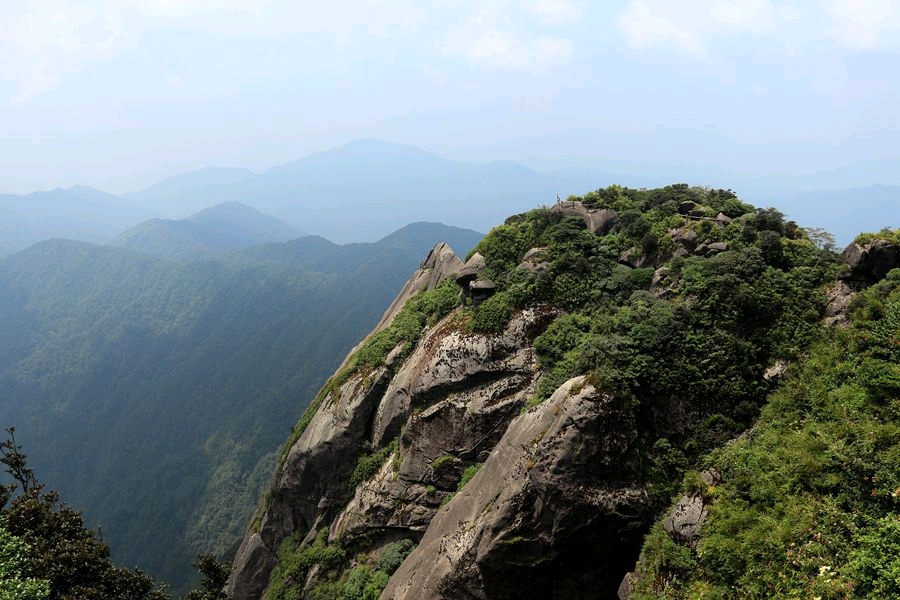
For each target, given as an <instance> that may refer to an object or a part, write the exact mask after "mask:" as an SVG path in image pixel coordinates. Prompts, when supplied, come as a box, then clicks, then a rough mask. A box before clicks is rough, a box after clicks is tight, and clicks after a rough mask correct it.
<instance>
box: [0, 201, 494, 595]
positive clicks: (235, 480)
mask: <svg viewBox="0 0 900 600" xmlns="http://www.w3.org/2000/svg"><path fill="white" fill-rule="evenodd" d="M223 210H225V211H226V212H227V211H228V210H243V209H241V208H239V207H234V206H225V207H224V208H223V207H217V210H213V211H210V212H208V213H206V214H205V215H204V217H203V218H204V219H209V218H210V215H216V214H221V212H222V211H223ZM480 238H481V234H479V233H476V232H474V231H470V230H464V229H459V228H453V227H447V226H444V225H440V224H436V223H417V224H413V225H409V226H407V227H405V228H403V229H402V230H400V231H397V232H395V233H394V234H392V235H390V236H388V237H386V238H384V239H382V240H380V241H378V242H376V243H369V244H353V245H349V246H339V245H336V244H333V243H331V242H328V241H325V240H323V239H321V238H300V239H298V240H293V241H290V242H287V243H269V244H265V245H262V246H257V247H253V248H249V249H243V250H237V251H235V253H234V254H233V255H231V256H230V257H222V258H215V259H209V260H201V261H193V262H190V263H178V262H174V261H171V260H168V259H164V258H159V257H154V256H148V255H145V254H141V253H138V252H134V251H131V250H127V249H124V248H117V247H110V246H100V245H94V244H89V243H84V242H75V241H68V240H50V241H46V242H41V243H38V244H36V245H34V246H32V247H31V248H29V249H28V250H25V251H22V252H19V253H17V254H15V255H12V256H8V257H6V258H4V259H2V260H0V422H2V423H4V424H7V425H15V426H16V428H17V439H19V441H20V443H22V444H24V445H25V447H26V448H27V453H28V455H29V460H30V463H31V465H32V466H33V467H34V468H35V470H36V472H37V473H38V474H39V476H40V478H41V479H42V480H45V481H52V482H53V485H54V487H55V488H58V489H59V490H60V492H61V493H62V497H63V498H65V499H66V501H67V502H70V503H72V504H73V505H75V506H78V507H79V508H81V509H83V510H84V512H85V515H86V517H87V521H88V523H89V524H90V525H91V526H101V527H102V532H103V538H104V540H106V541H108V542H110V543H111V544H112V546H113V548H115V549H116V550H115V553H116V554H115V559H116V560H117V562H119V563H120V564H127V565H131V566H138V567H140V568H142V569H144V570H146V571H148V572H150V573H151V574H153V575H154V576H155V577H157V578H159V579H161V580H166V581H169V582H171V584H172V586H173V589H174V591H176V592H180V591H182V590H184V589H185V587H186V584H187V583H188V580H189V578H190V577H191V575H192V573H191V568H190V564H191V563H192V562H193V557H194V554H195V553H196V552H198V551H213V552H216V553H218V554H219V555H221V556H225V555H228V554H229V552H231V551H233V547H234V546H235V545H236V544H237V541H238V538H239V536H240V535H241V534H242V533H243V528H244V526H245V524H246V521H247V519H248V518H249V515H250V512H251V510H252V508H253V505H254V503H255V501H256V495H257V493H258V491H259V488H260V486H261V485H262V483H263V482H264V481H265V480H266V478H267V477H268V476H269V473H270V471H271V468H272V466H273V464H274V458H273V453H274V452H275V451H276V449H277V448H278V446H279V444H281V442H282V441H283V439H284V437H285V436H286V435H287V433H288V432H289V431H290V429H291V427H292V425H293V424H294V422H296V420H297V418H298V416H299V415H300V414H301V413H302V411H303V410H304V408H305V407H306V406H307V404H308V403H309V402H310V401H311V399H312V398H313V396H314V395H315V392H316V390H317V389H318V388H319V386H320V385H321V382H322V380H323V379H324V378H325V376H326V375H327V374H328V373H330V372H331V371H333V370H334V368H335V367H336V366H337V364H338V362H339V361H340V359H341V358H342V357H343V356H344V355H345V354H346V352H347V350H348V349H349V348H350V347H351V346H352V345H353V344H354V343H356V342H357V341H358V340H359V339H360V338H361V337H362V336H363V335H364V334H365V333H366V332H367V331H369V330H370V329H371V328H372V327H373V326H374V325H375V324H376V323H377V322H378V320H379V319H380V318H381V315H382V313H383V311H384V310H385V308H386V307H387V306H388V304H389V303H390V301H391V300H392V299H393V297H394V296H395V294H396V291H397V289H399V288H400V287H401V286H402V285H403V282H404V281H406V279H407V278H408V277H409V275H410V273H412V272H413V271H414V270H415V269H416V268H417V267H418V265H419V263H420V261H421V260H422V258H423V257H424V256H426V255H427V253H428V251H429V250H430V249H431V247H432V246H433V245H434V244H435V243H437V242H439V241H446V242H447V243H449V244H450V245H451V246H452V247H453V248H454V249H455V250H457V251H458V252H460V253H461V254H464V253H465V252H467V251H468V250H469V249H470V248H471V247H472V246H474V244H475V243H477V242H478V240H479V239H480Z"/></svg>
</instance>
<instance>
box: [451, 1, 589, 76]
mask: <svg viewBox="0 0 900 600" xmlns="http://www.w3.org/2000/svg"><path fill="white" fill-rule="evenodd" d="M462 8H463V10H462V11H461V14H462V18H461V19H459V20H458V21H457V23H456V24H451V25H450V26H449V27H448V28H447V35H446V38H445V43H444V46H443V49H444V53H445V54H446V55H449V56H457V57H462V58H464V59H466V60H467V61H469V62H471V63H474V64H476V65H479V66H483V67H491V68H503V69H517V70H527V69H542V68H545V67H547V66H550V65H559V64H563V63H566V62H568V61H569V60H570V59H571V57H572V55H573V53H574V44H573V43H572V41H571V40H569V39H567V38H565V37H561V36H559V35H556V34H554V35H549V34H547V33H546V32H545V31H544V28H545V26H559V25H562V24H564V23H569V22H574V21H577V20H578V19H580V18H581V17H582V16H583V15H584V8H583V5H582V4H581V3H579V2H572V1H570V0H515V1H513V0H480V1H471V2H463V3H462ZM533 17H537V19H536V20H535V19H534V18H533Z"/></svg>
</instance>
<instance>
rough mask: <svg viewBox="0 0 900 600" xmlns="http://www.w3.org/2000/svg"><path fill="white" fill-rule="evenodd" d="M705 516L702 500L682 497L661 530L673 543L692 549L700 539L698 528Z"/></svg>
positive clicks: (691, 496) (697, 497) (698, 497)
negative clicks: (664, 531)
mask: <svg viewBox="0 0 900 600" xmlns="http://www.w3.org/2000/svg"><path fill="white" fill-rule="evenodd" d="M706 516H707V510H706V506H705V505H704V504H703V498H701V497H700V496H697V495H686V496H682V497H681V499H680V500H679V501H678V504H676V505H675V508H673V509H672V511H671V512H670V513H669V516H668V517H666V520H665V521H664V522H663V528H664V529H665V530H666V533H668V534H669V537H671V538H672V539H673V540H674V541H676V542H678V543H679V544H682V545H684V546H690V547H694V546H696V544H697V542H698V541H699V539H700V528H701V527H703V523H704V521H706Z"/></svg>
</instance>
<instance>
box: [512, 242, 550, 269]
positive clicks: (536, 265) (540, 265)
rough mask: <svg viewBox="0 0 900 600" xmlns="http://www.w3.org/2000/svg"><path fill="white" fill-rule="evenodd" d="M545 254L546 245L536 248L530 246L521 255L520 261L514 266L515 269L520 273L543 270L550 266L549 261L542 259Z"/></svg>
mask: <svg viewBox="0 0 900 600" xmlns="http://www.w3.org/2000/svg"><path fill="white" fill-rule="evenodd" d="M546 255H547V247H545V246H539V247H537V248H532V249H531V250H529V251H528V252H526V253H525V256H523V257H522V262H520V263H519V265H518V266H517V267H516V271H519V272H520V273H521V272H528V273H537V272H538V271H543V270H544V269H546V268H547V267H549V266H550V263H549V262H547V261H546V260H545V259H544V257H545V256H546Z"/></svg>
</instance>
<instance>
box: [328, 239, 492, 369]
mask: <svg viewBox="0 0 900 600" xmlns="http://www.w3.org/2000/svg"><path fill="white" fill-rule="evenodd" d="M478 256H481V255H478ZM483 260H484V259H482V261H483ZM462 269H463V261H461V260H460V259H459V257H458V256H456V253H455V252H454V251H453V248H451V247H450V246H449V245H447V244H445V243H444V242H441V243H439V244H436V245H435V246H434V248H432V249H431V252H429V253H428V256H427V257H426V258H425V260H423V261H422V264H421V265H419V268H418V270H417V271H416V272H415V273H413V274H412V276H411V277H410V278H409V280H407V282H406V285H404V286H403V289H402V290H400V293H399V294H398V295H397V297H396V298H394V301H393V302H391V305H390V306H389V307H388V308H387V310H386V311H384V315H382V317H381V320H380V321H379V322H378V325H376V326H375V329H373V330H372V333H370V334H369V335H368V336H367V337H366V338H365V339H363V341H361V342H360V343H359V344H357V345H356V346H355V347H354V348H353V349H352V350H350V353H349V354H347V358H345V359H344V363H343V364H342V365H341V366H342V367H343V366H344V365H346V364H347V360H349V359H350V357H351V356H353V354H354V353H355V352H356V351H357V350H359V349H360V348H361V347H362V345H363V344H365V342H366V340H367V339H369V338H370V337H372V336H373V335H375V334H376V333H378V332H379V331H382V330H384V329H387V328H388V327H390V326H391V323H393V322H394V317H396V316H397V313H399V312H400V309H401V308H403V306H404V305H405V304H406V301H407V300H409V299H410V298H412V297H413V296H415V295H416V294H418V293H419V292H424V291H426V290H431V289H434V288H435V287H436V286H437V285H438V284H439V283H441V282H442V281H444V280H445V279H447V278H448V277H452V276H456V274H457V273H459V272H460V271H461V270H462Z"/></svg>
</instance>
